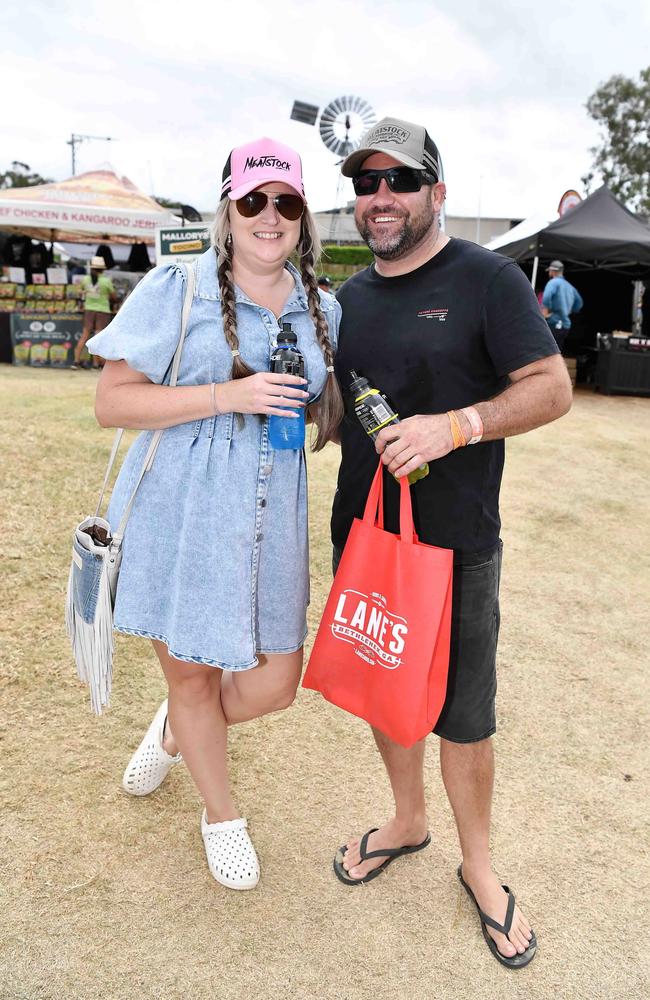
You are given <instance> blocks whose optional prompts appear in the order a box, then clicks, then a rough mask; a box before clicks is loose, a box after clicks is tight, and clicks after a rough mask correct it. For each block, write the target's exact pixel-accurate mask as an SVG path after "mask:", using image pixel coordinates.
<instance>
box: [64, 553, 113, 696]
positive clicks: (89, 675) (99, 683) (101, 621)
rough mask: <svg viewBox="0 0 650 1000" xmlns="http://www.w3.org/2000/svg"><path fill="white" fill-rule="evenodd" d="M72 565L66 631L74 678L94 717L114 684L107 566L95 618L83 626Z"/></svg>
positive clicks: (111, 609) (100, 586)
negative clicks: (87, 695) (87, 693)
mask: <svg viewBox="0 0 650 1000" xmlns="http://www.w3.org/2000/svg"><path fill="white" fill-rule="evenodd" d="M73 572H74V564H73V565H72V567H71V568H70V575H69V577H68V593H67V599H66V605H65V627H66V631H67V633H68V637H69V639H70V645H71V646H72V654H73V656H74V660H75V664H76V666H77V676H78V677H79V680H80V681H81V682H82V683H83V684H87V685H88V688H89V690H90V705H91V708H92V710H93V712H94V713H95V715H101V714H102V708H106V707H107V706H108V704H109V702H110V697H111V686H112V682H113V650H114V645H115V642H114V637H113V604H112V601H111V588H110V581H109V575H108V570H107V566H106V564H105V563H104V565H103V566H102V572H101V575H100V578H99V591H98V594H97V606H96V608H95V618H94V621H93V622H92V624H88V622H85V621H84V620H83V618H82V617H81V615H79V614H78V613H77V611H76V610H75V606H74V587H73Z"/></svg>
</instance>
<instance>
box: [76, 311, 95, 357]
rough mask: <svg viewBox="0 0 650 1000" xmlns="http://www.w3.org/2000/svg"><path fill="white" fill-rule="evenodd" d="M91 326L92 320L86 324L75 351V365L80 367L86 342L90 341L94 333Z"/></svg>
mask: <svg viewBox="0 0 650 1000" xmlns="http://www.w3.org/2000/svg"><path fill="white" fill-rule="evenodd" d="M91 324H92V320H87V321H86V322H84V325H83V330H82V331H81V336H80V337H79V340H78V341H77V343H76V344H75V349H74V364H75V365H78V364H79V363H80V361H81V352H82V351H83V349H84V347H85V346H86V341H87V340H89V339H90V335H91V333H92V330H91Z"/></svg>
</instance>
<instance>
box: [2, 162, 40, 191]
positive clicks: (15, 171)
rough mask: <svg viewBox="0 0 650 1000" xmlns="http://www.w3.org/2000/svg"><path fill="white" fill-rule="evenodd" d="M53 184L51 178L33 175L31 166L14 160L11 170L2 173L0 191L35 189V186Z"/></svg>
mask: <svg viewBox="0 0 650 1000" xmlns="http://www.w3.org/2000/svg"><path fill="white" fill-rule="evenodd" d="M51 183H52V179H51V178H49V177H41V175H40V174H35V173H32V168H31V167H30V166H29V164H28V163H21V161H20V160H12V162H11V170H5V172H4V173H0V189H2V188H24V187H33V186H34V185H35V184H51Z"/></svg>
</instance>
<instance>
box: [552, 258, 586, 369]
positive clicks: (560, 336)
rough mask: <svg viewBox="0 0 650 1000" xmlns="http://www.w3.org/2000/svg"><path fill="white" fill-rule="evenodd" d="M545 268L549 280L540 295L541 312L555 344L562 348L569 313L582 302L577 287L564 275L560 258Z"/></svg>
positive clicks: (576, 308) (577, 310)
mask: <svg viewBox="0 0 650 1000" xmlns="http://www.w3.org/2000/svg"><path fill="white" fill-rule="evenodd" d="M546 270H547V271H548V276H549V280H548V282H547V283H546V288H545V289H544V294H543V295H542V312H543V313H544V316H545V317H546V322H547V323H548V325H549V328H550V330H551V333H552V334H553V336H554V337H555V340H556V343H557V346H558V347H559V348H560V350H562V348H563V346H564V342H565V340H566V338H567V337H568V335H569V330H570V329H571V313H577V312H580V310H581V309H582V307H583V305H584V302H583V301H582V296H581V294H580V292H579V291H578V289H577V288H574V287H573V285H572V284H571V283H570V282H568V281H567V280H566V278H565V277H564V264H563V263H562V261H561V260H552V261H551V263H550V264H549V265H548V267H547V268H546Z"/></svg>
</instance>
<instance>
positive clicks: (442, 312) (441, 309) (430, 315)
mask: <svg viewBox="0 0 650 1000" xmlns="http://www.w3.org/2000/svg"><path fill="white" fill-rule="evenodd" d="M448 312H449V309H448V308H447V306H438V307H437V308H435V307H433V306H432V307H431V308H429V309H419V310H418V319H433V320H435V321H436V322H437V323H444V322H445V321H446V319H447V313H448Z"/></svg>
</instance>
